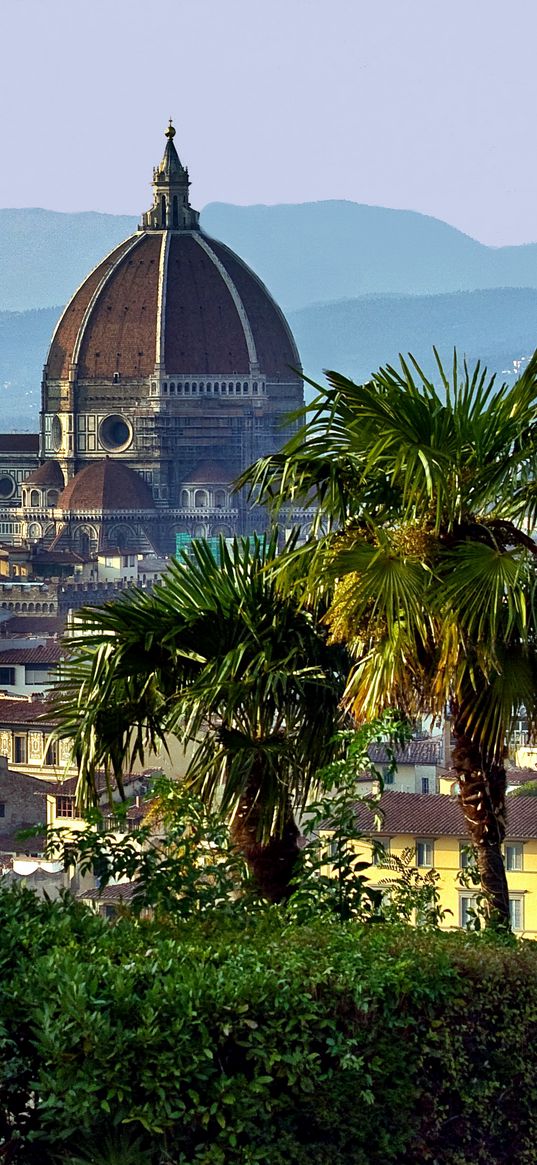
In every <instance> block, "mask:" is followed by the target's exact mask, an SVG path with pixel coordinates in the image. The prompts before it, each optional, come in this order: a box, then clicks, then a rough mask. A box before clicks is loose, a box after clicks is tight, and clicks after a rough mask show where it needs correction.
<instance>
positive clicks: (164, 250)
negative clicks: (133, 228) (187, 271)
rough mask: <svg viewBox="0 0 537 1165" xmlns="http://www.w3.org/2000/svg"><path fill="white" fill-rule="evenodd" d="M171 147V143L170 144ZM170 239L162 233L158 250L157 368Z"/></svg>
mask: <svg viewBox="0 0 537 1165" xmlns="http://www.w3.org/2000/svg"><path fill="white" fill-rule="evenodd" d="M172 145H173V142H172ZM170 239H171V235H170V232H169V231H164V233H163V236H162V245H161V248H160V262H159V272H158V289H157V345H156V353H155V363H156V365H157V368H158V367H160V366H161V365H164V352H165V344H166V290H167V283H168V259H169V255H170Z"/></svg>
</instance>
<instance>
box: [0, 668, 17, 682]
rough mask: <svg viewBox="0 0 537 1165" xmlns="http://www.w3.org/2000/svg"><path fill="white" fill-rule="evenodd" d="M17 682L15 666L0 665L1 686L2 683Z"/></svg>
mask: <svg viewBox="0 0 537 1165" xmlns="http://www.w3.org/2000/svg"><path fill="white" fill-rule="evenodd" d="M14 683H15V668H14V667H0V687H1V686H2V684H14Z"/></svg>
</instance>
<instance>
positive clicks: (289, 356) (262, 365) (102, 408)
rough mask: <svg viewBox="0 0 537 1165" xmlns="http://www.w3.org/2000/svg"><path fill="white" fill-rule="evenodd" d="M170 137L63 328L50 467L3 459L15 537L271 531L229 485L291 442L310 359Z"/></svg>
mask: <svg viewBox="0 0 537 1165" xmlns="http://www.w3.org/2000/svg"><path fill="white" fill-rule="evenodd" d="M174 136H175V130H174V128H173V126H172V125H171V123H170V125H169V127H168V129H167V131H166V146H165V150H164V156H163V158H162V161H161V163H160V165H159V166H157V167H156V169H155V170H154V174H153V206H152V207H151V209H150V210H149V211H148V212H147V213H145V214H144V215H143V216H142V221H141V225H140V227H139V229H138V230H137V231H136V233H135V234H134V235H133V236H132V237H131V238H129V239H126V240H125V242H124V243H121V244H120V245H119V246H118V247H116V248H115V249H114V250H113V251H112V253H111V254H110V255H108V256H107V257H106V258H105V259H103V261H102V262H101V263H100V264H98V265H97V267H96V268H95V269H94V270H93V271H92V272H91V273H90V274H89V275H88V277H87V278H86V279H85V280H84V282H83V283H82V285H81V286H80V287H79V288H78V290H77V291H76V292H75V294H74V295H73V298H72V299H71V301H70V303H69V304H68V305H67V307H66V309H65V311H64V312H63V314H62V316H61V318H60V320H59V323H58V325H57V327H56V330H55V332H54V335H53V337H52V342H51V345H50V349H49V352H48V355H47V359H46V363H45V366H44V370H43V383H42V411H41V431H40V437H39V454H38V457H37V458H36V456H35V451H34V450H33V449H32V450H30V449H28V450H27V451H26V450H25V457H26V461H25V464H24V465H23V460H24V458H23V457H22V455H21V456H19V457H18V460H17V464H16V465H15V459H12V460H13V464H12V465H11V464H10V462H9V457H8V456H7V455H6V454H4V458H3V465H2V466H1V475H0V522H2V521H3V522H4V527H3V528H4V531H5V538H6V540H8V539H9V538H10V531H11V532H12V540H13V541H17V540H20V541H22V542H23V543H24V542H29V543H40V544H42V545H43V546H45V547H51V548H54V549H59V550H62V549H71V550H74V551H76V552H78V553H80V554H81V555H82V556H83V557H84V558H88V557H91V556H93V555H95V554H96V553H97V552H99V551H101V552H103V551H106V550H107V549H112V550H118V549H124V550H132V551H136V550H138V551H145V552H151V551H152V550H157V551H159V552H161V553H172V552H174V550H175V536H176V534H187V535H189V536H198V537H213V536H215V535H218V534H223V535H227V536H229V535H232V534H234V533H241V534H246V533H248V532H249V531H251V530H253V529H254V528H260V527H261V528H262V527H263V525H264V520H263V514H262V511H260V510H255V509H252V508H251V507H250V506H249V505H248V502H247V499H246V497H244V496H243V495H241V494H237V493H234V492H233V491H232V483H233V482H234V480H235V479H236V478H237V475H238V474H240V473H241V472H242V471H243V470H244V469H245V468H246V467H247V466H248V465H250V464H251V463H252V462H253V461H254V460H255V459H256V458H258V457H260V456H262V455H263V454H267V453H271V452H273V451H274V450H276V449H277V448H278V447H279V446H281V445H282V443H283V442H284V440H285V439H286V436H288V435H289V433H290V432H291V428H292V425H291V427H290V424H289V423H288V422H286V420H285V418H286V416H287V415H288V414H290V413H293V412H294V411H295V410H297V409H298V408H300V406H301V405H302V403H303V382H302V378H301V372H300V360H299V355H298V352H297V349H296V345H295V343H294V340H293V337H292V335H291V332H290V330H289V327H288V325H287V323H286V320H285V319H284V316H283V315H282V313H281V311H280V309H279V308H278V306H277V305H276V303H275V302H274V300H273V299H272V297H271V296H270V294H269V292H268V291H267V289H266V287H265V286H264V285H263V283H262V282H261V280H260V279H258V277H257V276H256V275H255V274H254V272H253V271H251V270H250V268H249V267H247V266H246V264H245V263H243V261H242V260H241V259H240V258H239V257H238V256H237V255H236V254H234V253H233V252H232V251H231V250H230V249H229V248H228V247H226V246H225V245H224V244H223V243H221V242H217V241H215V240H214V239H211V238H209V237H208V236H207V235H205V234H204V232H203V231H202V230H201V229H200V226H199V221H198V213H197V211H195V210H194V209H193V208H192V207H191V205H190V200H189V185H190V182H189V177H188V171H187V169H186V168H185V167H184V166H183V165H182V163H181V161H180V159H179V157H178V154H177V150H176V148H175V145H174ZM0 453H1V449H0ZM21 454H22V451H21ZM32 455H33V461H34V467H33V471H31V472H29V473H28V472H26V474H24V473H23V472H21V471H22V470H23V469H26V470H27V469H28V468H29V467H30V466H31V460H32ZM29 458H30V461H29ZM23 477H24V480H22V478H23ZM3 511H4V512H3ZM10 524H11V525H10Z"/></svg>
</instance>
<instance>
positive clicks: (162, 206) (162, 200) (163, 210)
mask: <svg viewBox="0 0 537 1165" xmlns="http://www.w3.org/2000/svg"><path fill="white" fill-rule="evenodd" d="M160 225H161V227H165V226H166V199H165V197H164V195H163V194H161V196H160Z"/></svg>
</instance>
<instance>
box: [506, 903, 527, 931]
mask: <svg viewBox="0 0 537 1165" xmlns="http://www.w3.org/2000/svg"><path fill="white" fill-rule="evenodd" d="M509 918H510V920H511V926H512V928H513V930H524V899H523V897H522V895H521V894H517V895H514V894H510V895H509Z"/></svg>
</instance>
